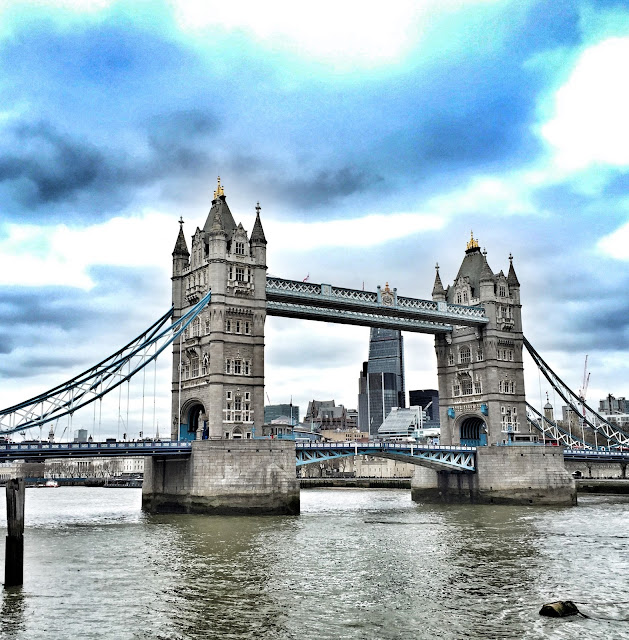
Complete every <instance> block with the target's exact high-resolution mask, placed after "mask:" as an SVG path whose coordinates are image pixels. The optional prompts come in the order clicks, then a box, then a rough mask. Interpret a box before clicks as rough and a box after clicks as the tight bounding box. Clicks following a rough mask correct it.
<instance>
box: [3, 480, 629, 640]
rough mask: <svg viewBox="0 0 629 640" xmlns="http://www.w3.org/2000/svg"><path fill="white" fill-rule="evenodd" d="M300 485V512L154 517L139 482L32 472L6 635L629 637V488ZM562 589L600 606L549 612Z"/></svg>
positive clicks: (563, 595) (57, 639) (60, 639)
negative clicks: (486, 492)
mask: <svg viewBox="0 0 629 640" xmlns="http://www.w3.org/2000/svg"><path fill="white" fill-rule="evenodd" d="M1 493H2V499H1V501H0V508H1V509H2V518H3V520H2V523H3V525H6V522H5V520H4V519H5V514H6V509H5V505H4V491H2V492H1ZM301 500H302V513H301V515H300V516H295V517H255V518H244V517H204V516H148V515H145V514H144V513H142V511H141V510H140V501H141V493H140V490H139V489H106V488H84V487H68V488H59V489H28V490H27V491H26V531H25V571H24V574H25V576H24V587H23V588H22V589H16V590H10V591H3V593H2V604H1V607H0V625H1V637H2V638H7V639H16V640H17V639H19V640H21V639H25V640H38V639H40V638H42V639H43V638H46V639H52V640H64V639H66V638H67V639H70V638H72V639H73V640H74V639H76V638H82V639H88V638H112V639H116V640H118V639H121V640H124V639H127V638H128V639H141V638H156V639H163V640H175V639H187V638H195V639H196V638H199V639H200V638H203V639H207V638H226V639H230V638H234V639H236V638H238V639H240V638H264V639H266V638H277V639H285V638H286V639H302V638H309V639H318V638H335V639H336V638H342V639H358V638H384V639H394V638H396V639H397V638H436V637H438V638H448V639H460V638H619V639H620V638H627V639H629V595H628V594H627V578H628V575H629V531H628V524H629V498H628V497H621V496H585V497H580V498H579V506H578V507H576V508H543V507H506V506H467V505H465V506H461V505H456V506H434V505H431V506H428V505H418V504H414V503H413V502H412V501H411V499H410V492H408V491H403V490H369V489H311V490H304V491H302V492H301ZM0 535H1V536H2V539H4V536H5V535H6V528H5V527H3V528H2V531H1V532H0ZM1 555H2V562H3V563H4V551H3V552H2V554H1ZM2 571H3V574H2V575H4V566H3V567H2ZM556 599H571V600H574V601H575V602H578V603H584V604H579V608H580V609H581V610H582V611H583V612H584V613H586V614H587V615H589V616H591V617H589V618H585V617H580V616H578V617H571V618H563V619H550V618H542V617H541V616H539V614H538V612H539V609H540V607H541V605H542V604H543V603H545V602H549V601H553V600H556Z"/></svg>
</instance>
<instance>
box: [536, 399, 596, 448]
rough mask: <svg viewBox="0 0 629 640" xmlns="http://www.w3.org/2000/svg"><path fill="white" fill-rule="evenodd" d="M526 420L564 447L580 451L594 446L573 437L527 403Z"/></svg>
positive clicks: (549, 438) (545, 436)
mask: <svg viewBox="0 0 629 640" xmlns="http://www.w3.org/2000/svg"><path fill="white" fill-rule="evenodd" d="M526 419H527V421H528V423H529V424H530V425H531V426H532V427H535V428H536V429H537V430H538V431H539V432H540V433H541V434H542V436H543V437H544V438H547V439H548V440H552V441H553V442H557V443H558V444H561V445H563V446H564V447H570V448H572V447H576V448H580V449H591V448H592V445H590V444H588V443H587V442H585V440H581V438H577V437H575V436H574V435H572V434H571V433H570V432H569V431H566V430H565V429H563V428H562V427H560V426H559V425H558V424H556V423H555V422H553V421H552V420H549V419H548V418H547V417H546V416H543V415H542V414H541V413H540V412H539V411H538V410H537V409H536V408H535V407H533V406H531V405H530V404H529V403H528V402H527V403H526Z"/></svg>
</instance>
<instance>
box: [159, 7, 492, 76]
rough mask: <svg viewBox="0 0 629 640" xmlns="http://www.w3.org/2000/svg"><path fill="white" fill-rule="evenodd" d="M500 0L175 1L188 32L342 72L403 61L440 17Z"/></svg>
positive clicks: (176, 14)
mask: <svg viewBox="0 0 629 640" xmlns="http://www.w3.org/2000/svg"><path fill="white" fill-rule="evenodd" d="M488 1H494V0H423V1H422V2H415V1H414V0H396V2H390V3H388V4H387V5H386V6H383V5H381V4H379V3H375V2H372V3H369V2H362V1H360V0H344V1H343V2H336V1H335V0H319V2H293V1H292V0H273V1H272V2H259V1H252V0H233V1H232V2H230V3H224V2H209V1H208V0H172V2H171V4H172V6H173V8H174V13H175V19H176V20H177V22H178V24H179V26H180V28H182V29H183V30H185V31H187V32H199V33H205V32H206V31H207V30H208V28H212V27H217V26H219V27H222V28H224V29H226V30H228V31H242V32H244V33H245V34H246V35H248V36H253V37H254V38H255V39H257V40H259V41H261V42H263V43H264V44H265V45H266V46H269V45H270V46H272V47H273V48H274V49H275V50H277V49H285V50H286V49H287V50H290V51H292V52H293V53H298V54H300V55H306V56H309V57H311V58H315V59H318V60H321V61H324V62H326V63H329V64H332V65H333V66H336V67H350V66H355V65H362V66H373V65H377V64H383V63H384V64H387V63H393V62H396V61H399V60H400V58H401V57H402V56H403V55H404V54H405V53H406V52H407V51H408V50H409V49H410V47H411V46H413V45H414V44H415V43H416V42H417V41H418V40H419V39H420V38H421V36H422V34H423V30H424V26H425V25H430V23H431V21H432V16H433V15H434V14H435V13H438V12H448V11H456V10H458V9H461V8H462V7H464V6H465V5H469V4H480V3H485V2H488Z"/></svg>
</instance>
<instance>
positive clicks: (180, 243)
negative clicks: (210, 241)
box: [173, 217, 190, 257]
mask: <svg viewBox="0 0 629 640" xmlns="http://www.w3.org/2000/svg"><path fill="white" fill-rule="evenodd" d="M173 256H186V257H189V256H190V252H189V251H188V245H187V244H186V237H185V236H184V235H183V218H182V217H180V218H179V235H178V236H177V242H176V243H175V249H174V250H173Z"/></svg>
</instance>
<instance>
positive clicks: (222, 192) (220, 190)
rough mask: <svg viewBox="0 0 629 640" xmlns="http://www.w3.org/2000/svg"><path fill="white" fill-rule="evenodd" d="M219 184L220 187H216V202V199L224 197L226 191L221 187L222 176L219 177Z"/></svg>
mask: <svg viewBox="0 0 629 640" xmlns="http://www.w3.org/2000/svg"><path fill="white" fill-rule="evenodd" d="M217 182H218V186H217V187H216V191H215V192H214V200H216V198H218V197H220V196H224V195H225V190H224V189H223V187H222V186H221V177H220V176H218V178H217Z"/></svg>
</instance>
